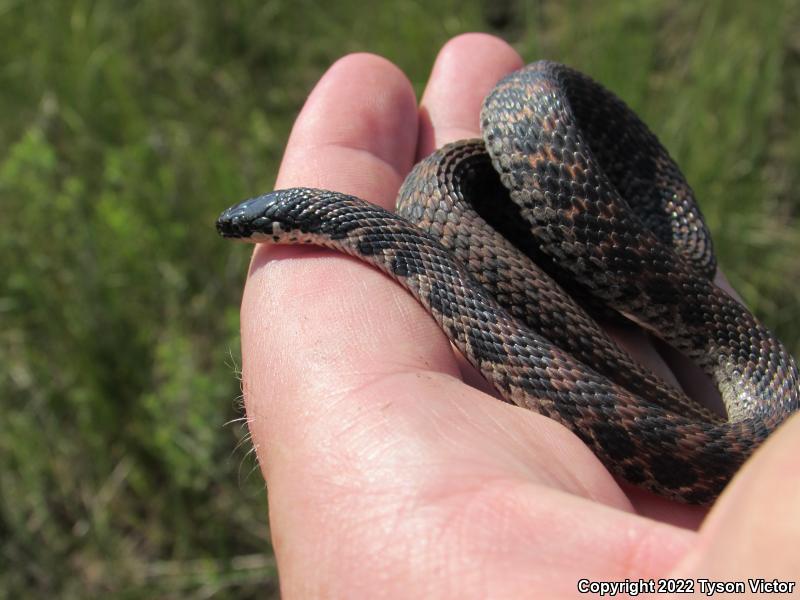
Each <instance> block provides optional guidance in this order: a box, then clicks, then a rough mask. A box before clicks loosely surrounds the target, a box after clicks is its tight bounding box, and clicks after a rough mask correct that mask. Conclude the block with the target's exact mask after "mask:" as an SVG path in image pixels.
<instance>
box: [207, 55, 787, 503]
mask: <svg viewBox="0 0 800 600" xmlns="http://www.w3.org/2000/svg"><path fill="white" fill-rule="evenodd" d="M481 128H482V132H483V140H465V141H461V142H456V143H453V144H450V145H447V146H445V147H443V148H441V149H439V150H437V151H436V152H434V153H433V154H432V155H430V156H429V157H428V158H426V159H424V160H423V161H422V162H420V163H419V164H417V165H416V166H415V167H414V169H413V171H412V172H411V173H410V174H409V176H408V177H407V178H406V180H405V182H404V183H403V186H402V188H401V190H400V193H399V197H398V203H397V213H396V214H395V213H392V212H389V211H386V210H383V209H381V208H378V207H376V206H374V205H372V204H370V203H368V202H365V201H363V200H360V199H358V198H355V197H352V196H347V195H344V194H341V193H338V192H333V191H326V190H319V189H308V188H292V189H286V190H277V191H274V192H271V193H268V194H265V195H262V196H258V197H256V198H253V199H250V200H247V201H245V202H242V203H240V204H238V205H236V206H233V207H231V208H229V209H228V210H226V211H225V212H223V213H222V215H221V216H220V218H219V220H218V221H217V229H218V231H219V233H220V234H221V235H222V236H224V237H228V238H238V239H243V240H246V241H251V242H267V243H311V244H317V245H321V246H326V247H329V248H334V249H336V250H339V251H341V252H345V253H347V254H350V255H352V256H355V257H358V258H360V259H362V260H364V261H366V262H368V263H369V264H371V265H373V266H375V267H377V268H378V269H380V270H381V271H383V272H384V273H386V274H388V275H389V276H390V277H392V278H393V279H395V280H396V281H397V282H399V283H400V284H401V285H402V286H403V287H404V288H406V289H407V290H408V291H409V292H410V293H411V294H413V296H414V297H415V298H416V299H417V300H418V301H419V302H421V303H422V305H423V306H424V307H425V308H426V309H427V310H428V312H429V313H430V314H431V315H432V317H433V318H434V319H435V321H436V322H437V323H438V325H439V326H440V327H441V328H442V330H443V331H444V332H445V333H446V334H447V336H448V338H449V339H450V340H451V342H452V343H453V344H454V345H455V346H456V347H457V348H458V349H459V351H460V352H461V353H462V354H463V355H464V356H465V357H466V358H467V360H469V362H470V363H471V364H472V365H473V366H475V367H476V368H477V369H478V370H479V371H480V372H481V373H482V374H483V376H484V377H485V378H486V379H487V380H488V381H489V382H491V384H493V386H494V387H495V388H496V389H497V390H498V392H499V393H500V395H501V396H502V397H503V398H504V399H505V400H506V401H508V402H511V403H513V404H516V405H519V406H521V407H525V408H529V409H531V410H534V411H537V412H539V413H541V414H543V415H546V416H548V417H550V418H552V419H555V420H556V421H558V422H560V423H562V424H563V425H565V426H566V427H568V428H569V429H571V430H572V431H573V432H574V433H575V434H576V435H577V436H578V437H579V438H580V439H581V440H583V441H584V442H585V443H586V444H587V445H588V446H589V447H590V448H591V449H592V450H593V451H594V453H595V454H596V455H597V456H598V457H599V459H600V460H601V461H602V462H603V463H604V464H605V465H606V466H607V467H608V468H609V469H610V470H611V471H612V472H614V473H616V474H617V475H618V476H620V477H621V478H623V479H624V480H626V481H628V482H630V483H632V484H636V485H639V486H642V487H644V488H647V489H650V490H652V491H654V492H656V493H658V494H661V495H663V496H666V497H668V498H673V499H676V500H680V501H683V502H689V503H697V504H708V503H710V502H712V501H713V500H714V499H715V498H716V497H717V496H718V495H719V493H720V492H721V490H722V489H723V488H724V486H725V485H726V483H727V482H728V481H729V480H730V478H731V477H732V476H733V474H734V473H735V472H736V471H737V469H738V468H739V467H740V465H741V464H742V463H743V462H744V461H745V460H746V459H747V457H748V456H749V455H750V454H751V453H752V452H753V450H754V449H755V448H757V447H758V445H759V444H760V443H761V442H763V441H764V439H765V438H766V437H767V436H768V435H769V433H770V432H771V431H773V430H774V429H775V428H776V427H777V426H778V425H779V424H780V423H781V422H782V421H783V420H785V419H786V418H787V417H788V416H789V415H790V414H791V413H792V412H794V411H796V410H797V408H798V372H797V367H796V364H795V361H794V359H793V358H792V356H791V355H790V354H789V353H788V352H787V351H786V349H785V348H784V346H783V345H782V344H781V342H780V341H779V340H778V339H776V338H775V336H774V335H772V334H771V333H770V332H769V331H768V330H767V329H766V328H765V327H763V326H762V325H761V324H760V323H759V322H758V321H757V320H756V319H755V317H753V316H752V315H751V314H750V313H749V312H748V311H747V310H746V309H745V308H744V307H742V306H741V305H740V304H739V303H738V302H737V301H736V300H734V299H732V298H731V297H730V296H729V295H728V294H727V293H726V292H724V291H722V290H721V289H720V288H718V287H717V286H716V285H715V284H714V282H713V277H714V273H715V271H716V261H715V258H714V254H713V249H712V243H711V237H710V234H709V232H708V230H707V228H706V225H705V223H704V222H703V218H702V215H701V214H700V210H699V208H698V207H697V204H696V203H695V199H694V195H693V192H692V190H691V188H690V187H689V185H688V184H687V183H686V181H685V180H684V178H683V176H682V174H681V173H680V171H679V169H678V167H677V166H676V164H675V163H674V162H673V160H672V159H671V158H670V157H669V155H668V153H667V151H666V150H665V149H664V148H663V146H662V145H661V144H660V142H659V141H658V140H657V138H656V137H655V135H654V134H653V133H651V131H650V130H649V129H648V128H647V126H646V125H644V123H643V122H642V121H641V120H640V119H639V118H638V117H637V116H636V115H635V114H634V113H633V111H632V110H631V109H629V108H628V107H627V106H626V105H625V104H624V103H623V102H622V100H620V99H619V98H617V97H616V96H615V95H614V94H612V93H611V92H610V91H608V90H607V89H605V88H604V87H602V86H601V85H600V84H598V83H596V82H595V81H593V80H592V79H590V78H589V77H588V76H586V75H584V74H582V73H580V72H578V71H575V70H573V69H571V68H569V67H566V66H564V65H560V64H557V63H553V62H548V61H540V62H536V63H533V64H531V65H528V66H527V67H525V68H523V69H521V70H519V71H516V72H514V73H512V74H510V75H508V76H507V77H506V78H504V79H503V80H502V81H500V82H499V83H498V84H497V86H496V87H495V89H494V90H493V91H492V92H491V93H490V94H489V96H488V97H487V98H486V100H485V101H484V105H483V109H482V111H481ZM498 230H499V231H502V232H503V233H502V235H500V234H499V233H497V231H498ZM611 313H613V314H616V315H617V318H622V317H623V316H624V317H625V318H627V319H629V320H632V321H634V322H635V323H637V324H639V325H640V326H641V327H643V328H644V329H645V330H647V331H648V332H650V333H651V334H653V335H655V336H657V337H658V338H660V339H662V340H663V341H664V342H666V343H667V344H668V345H669V346H672V347H673V348H674V349H676V350H678V351H679V352H681V353H682V354H684V355H685V356H687V357H689V358H690V359H691V360H692V362H694V363H695V364H696V365H697V366H698V367H699V368H701V369H702V370H703V371H704V372H705V373H706V374H707V375H708V376H709V377H710V378H711V379H712V381H713V382H714V384H715V385H716V387H717V389H718V390H719V392H720V395H721V397H722V401H723V403H724V405H725V410H726V413H727V415H726V416H724V417H723V416H720V415H717V414H715V413H714V412H712V411H711V410H709V409H707V408H704V407H703V406H701V405H700V404H697V403H695V402H693V401H692V400H690V399H689V398H687V396H686V395H685V394H684V392H683V391H682V390H680V389H676V388H674V387H672V386H670V385H668V384H666V383H664V382H663V381H662V380H660V379H659V378H658V377H656V376H655V375H653V374H652V373H650V372H649V371H648V370H647V369H645V368H644V367H642V366H640V365H639V364H638V363H637V362H636V361H635V360H634V359H632V358H631V357H630V356H629V355H628V354H626V353H625V352H624V351H623V350H621V349H619V348H618V347H617V346H616V344H615V343H614V342H613V341H612V340H611V339H610V338H609V337H608V335H606V334H605V333H604V332H603V330H602V329H601V328H600V326H599V325H597V323H596V320H595V317H598V316H599V317H603V318H608V316H609V314H611Z"/></svg>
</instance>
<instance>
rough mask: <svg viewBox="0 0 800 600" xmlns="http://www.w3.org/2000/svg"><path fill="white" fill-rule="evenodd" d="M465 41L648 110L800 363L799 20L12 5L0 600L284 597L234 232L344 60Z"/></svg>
mask: <svg viewBox="0 0 800 600" xmlns="http://www.w3.org/2000/svg"><path fill="white" fill-rule="evenodd" d="M473 30H482V31H487V32H492V33H495V34H497V35H499V36H501V37H503V38H505V39H506V40H508V41H509V42H511V43H512V44H514V45H515V46H516V47H517V48H518V49H519V51H520V52H521V53H522V55H523V56H524V57H525V58H526V59H529V60H534V59H537V58H540V57H548V58H552V59H556V60H560V61H563V62H567V63H569V64H571V65H573V66H576V67H578V68H579V69H581V70H584V71H586V72H588V73H590V74H591V75H593V76H594V77H595V78H597V79H599V80H600V81H602V82H604V83H605V84H606V85H607V86H609V87H610V88H611V89H613V90H615V91H616V92H617V93H618V94H620V95H621V96H622V97H623V98H624V99H625V100H627V101H628V102H629V103H630V104H631V105H632V106H633V107H634V108H635V109H637V110H638V111H639V112H640V114H641V115H642V116H643V117H644V119H645V121H647V122H648V123H649V124H650V125H651V127H652V128H653V129H654V130H655V131H656V132H657V133H658V134H659V135H660V137H661V139H662V140H663V141H664V143H665V145H666V146H667V147H668V148H669V149H670V151H671V152H672V154H673V155H674V156H675V158H676V159H677V161H678V163H679V164H681V165H682V167H683V169H684V170H685V172H686V174H687V176H688V178H689V181H690V182H691V183H692V184H693V186H694V187H695V189H696V191H697V193H698V196H699V198H700V199H701V203H702V206H703V209H704V211H705V214H706V216H707V217H708V221H709V223H710V226H711V228H712V230H713V231H714V233H715V236H716V243H717V247H718V249H719V255H720V261H721V264H722V265H723V266H724V268H725V271H726V272H727V274H728V276H729V278H730V279H731V281H732V282H733V284H734V285H735V287H736V288H738V289H739V290H740V292H741V293H742V294H743V295H744V297H745V298H746V299H747V301H748V302H749V303H750V305H751V306H752V307H753V308H754V309H755V311H756V313H757V314H758V315H759V316H760V317H761V318H762V319H763V320H764V321H765V322H766V323H767V324H768V325H769V326H771V327H772V328H774V329H775V330H777V332H778V333H779V334H780V336H781V337H782V338H783V340H784V341H785V342H786V343H787V345H788V346H789V347H790V348H791V349H792V350H793V351H794V352H795V354H797V353H798V351H800V298H799V297H798V290H800V261H798V249H800V223H799V222H798V210H800V197H799V196H798V192H797V190H798V184H800V136H798V126H800V110H798V102H800V5H799V4H798V2H797V1H796V0H775V1H774V2H769V3H755V2H750V1H749V0H711V1H708V2H702V3H701V2H682V1H681V0H615V1H595V2H588V1H587V2H578V1H564V0H541V1H539V2H526V1H524V0H429V1H425V2H422V1H421V0H395V1H385V2H381V1H376V2H372V3H365V2H363V1H361V0H339V1H337V2H320V1H318V0H294V1H293V2H288V1H281V0H252V1H251V0H234V1H230V2H195V1H194V0H191V1H190V0H175V1H173V2H161V1H160V0H141V1H138V2H131V1H124V0H97V1H92V0H59V1H54V2H48V1H41V0H0V40H2V44H0V206H1V207H2V210H1V211H0V215H2V216H0V218H1V219H2V223H3V225H2V227H0V274H2V277H0V319H2V327H0V598H4V597H8V598H32V597H57V598H89V597H103V598H130V599H133V598H152V597H160V598H173V597H174V598H178V597H180V598H183V597H198V598H206V597H231V598H249V597H264V596H267V597H270V596H272V597H277V595H278V591H277V590H278V588H277V575H276V570H275V564H274V559H273V557H272V554H271V551H270V541H269V533H268V529H267V521H266V502H265V491H264V484H263V480H262V479H261V476H260V474H259V473H258V470H257V466H256V464H255V461H254V460H253V458H252V455H250V454H249V453H248V450H249V446H248V443H247V441H246V440H245V436H246V429H245V427H244V426H243V425H242V422H241V420H240V419H241V417H242V411H241V406H240V401H239V399H238V397H239V383H238V380H237V365H238V364H239V356H238V352H239V350H238V348H239V345H238V303H239V298H240V293H241V286H242V282H243V280H244V276H245V271H246V267H247V262H248V257H249V252H250V251H249V249H247V248H245V247H240V246H236V245H233V244H230V243H226V242H223V241H222V240H219V239H218V238H217V236H216V234H215V232H214V228H213V222H214V219H215V217H216V216H217V214H218V212H219V211H220V210H221V209H222V208H224V207H226V206H227V205H229V204H231V203H233V202H235V201H237V200H239V199H242V198H244V197H247V196H249V195H252V194H253V193H255V192H259V191H262V190H268V189H270V186H271V185H272V182H273V178H274V176H275V172H276V167H277V165H278V161H279V159H280V156H281V151H282V148H283V145H284V143H285V140H286V138H287V134H288V132H289V128H290V126H291V123H292V120H293V118H294V116H295V115H296V114H297V111H298V109H299V107H300V106H301V104H302V103H303V100H304V98H305V96H306V94H307V93H308V92H309V90H310V89H311V87H312V86H313V85H314V83H315V81H316V80H317V79H318V78H319V76H320V75H321V74H322V72H323V71H324V70H325V69H326V68H327V67H328V66H329V65H330V64H331V63H332V62H333V61H334V60H336V59H337V58H338V57H339V56H341V55H343V54H345V53H348V52H353V51H370V52H376V53H380V54H382V55H384V56H386V57H388V58H389V59H391V60H393V61H394V62H396V63H397V64H398V65H399V66H400V67H401V68H403V69H404V70H405V71H406V72H407V73H408V75H409V77H410V78H411V80H412V81H413V82H414V84H415V86H416V88H417V90H418V91H421V90H422V87H423V85H424V83H425V81H426V78H427V75H428V71H429V69H430V67H431V64H432V61H433V60H434V57H435V55H436V53H437V51H438V50H439V48H440V47H441V45H442V44H443V43H444V42H445V41H446V40H447V39H449V38H450V37H452V36H454V35H456V34H458V33H461V32H465V31H473Z"/></svg>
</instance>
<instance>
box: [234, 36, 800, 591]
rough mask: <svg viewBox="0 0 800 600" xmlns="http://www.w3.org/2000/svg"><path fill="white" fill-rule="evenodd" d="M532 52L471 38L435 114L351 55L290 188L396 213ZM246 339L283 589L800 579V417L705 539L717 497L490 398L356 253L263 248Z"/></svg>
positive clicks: (637, 349) (445, 70) (285, 174)
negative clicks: (415, 175)
mask: <svg viewBox="0 0 800 600" xmlns="http://www.w3.org/2000/svg"><path fill="white" fill-rule="evenodd" d="M521 65H522V61H521V60H520V58H519V56H517V55H516V54H515V53H514V52H513V50H511V49H510V48H509V47H508V46H507V45H505V44H504V43H503V42H501V41H499V40H497V39H495V38H491V37H489V36H484V35H469V36H461V37H459V38H456V39H454V40H452V41H451V42H450V43H449V44H448V45H447V46H445V48H444V49H443V50H442V52H441V53H440V55H439V57H438V59H437V62H436V65H435V67H434V70H433V72H432V74H431V78H430V80H429V82H428V85H427V88H426V91H425V94H424V97H423V100H422V107H421V110H420V109H418V107H417V106H416V100H415V97H414V93H413V90H412V89H411V86H410V85H409V83H408V81H407V80H406V78H405V77H404V75H403V74H402V73H401V72H400V71H399V70H397V68H396V67H394V66H393V65H391V64H390V63H388V62H386V61H385V60H383V59H380V58H377V57H374V56H369V55H354V56H349V57H346V58H344V59H342V60H341V61H339V62H338V63H336V64H335V65H334V66H333V67H332V68H331V69H330V70H329V71H328V73H327V74H326V75H325V76H324V77H323V78H322V80H321V81H320V82H319V84H318V85H317V87H316V88H315V90H314V91H313V93H312V94H311V96H310V97H309V99H308V101H307V103H306V106H305V107H304V109H303V111H302V113H301V114H300V116H299V117H298V120H297V122H296V124H295V127H294V129H293V131H292V135H291V138H290V140H289V144H288V146H287V149H286V154H285V156H284V160H283V164H282V166H281V171H280V174H279V177H278V181H277V186H276V187H279V188H287V187H294V186H307V187H319V188H327V189H333V190H337V191H341V192H345V193H349V194H353V195H356V196H359V197H361V198H364V199H366V200H369V201H371V202H374V203H376V204H380V205H382V206H384V207H386V208H391V207H392V206H393V204H394V199H395V194H396V191H397V189H398V187H399V185H400V183H401V182H402V180H403V178H404V177H405V175H406V174H407V173H408V171H409V170H410V169H411V166H412V165H413V164H414V162H416V161H417V160H419V159H420V158H422V157H423V156H425V155H427V154H428V153H430V152H431V151H432V150H433V149H434V148H435V147H438V146H441V145H442V144H444V143H447V142H449V141H453V140H457V139H464V138H470V137H477V136H478V135H479V131H478V112H479V107H480V103H481V101H482V99H483V97H484V96H485V95H486V93H487V92H488V91H489V90H490V89H491V88H492V87H493V86H494V84H495V83H496V82H497V80H498V79H499V78H500V77H501V76H503V75H504V74H505V73H507V72H508V71H511V70H513V69H516V68H518V67H520V66H521ZM628 342H629V343H627V346H628V348H629V349H632V352H633V353H634V354H635V355H636V356H637V357H638V358H640V360H642V361H643V362H645V363H646V364H651V365H653V367H654V368H655V369H656V370H658V371H659V372H660V373H662V374H664V373H665V372H666V371H665V370H666V367H665V366H664V365H663V364H661V363H660V362H659V360H658V358H657V355H656V354H655V353H654V352H652V350H651V349H649V348H648V347H647V346H646V345H645V344H643V343H641V340H636V339H634V340H633V341H632V342H631V341H630V340H628ZM242 351H243V377H244V384H245V400H246V407H247V414H248V421H249V424H250V429H251V432H252V434H253V440H254V443H255V448H256V451H257V453H258V457H259V461H260V464H261V467H262V470H263V473H264V477H265V479H266V480H267V484H268V489H269V494H270V521H271V526H272V535H273V543H274V547H275V553H276V556H277V559H278V564H279V567H280V573H281V584H282V590H283V593H284V594H285V595H286V597H292V596H301V597H309V596H326V597H327V596H332V597H339V596H342V597H370V596H372V595H374V594H377V593H381V594H383V595H385V596H390V597H391V596H396V597H437V598H444V597H449V596H457V597H459V598H464V597H468V596H470V595H472V596H476V597H489V596H490V597H493V598H500V597H530V596H536V597H555V596H558V595H565V596H573V595H577V588H576V585H577V582H578V580H579V579H582V578H585V579H590V580H624V579H625V578H630V579H638V578H645V579H648V578H659V577H666V576H668V575H669V574H670V573H673V574H674V575H676V576H678V575H680V576H697V577H703V576H709V575H715V574H716V575H717V576H720V577H722V576H723V575H724V576H726V577H727V578H732V577H733V578H735V577H737V576H744V577H746V576H748V575H750V576H757V577H772V576H781V575H782V576H783V577H785V578H786V577H788V574H789V573H797V572H800V569H798V566H800V565H799V564H798V562H797V561H798V559H797V557H796V552H795V551H794V548H796V544H797V541H798V539H800V531H798V530H799V529H800V522H798V520H797V518H796V516H795V515H794V514H793V511H794V507H795V506H797V505H798V500H800V487H798V484H797V482H796V480H797V478H796V477H786V473H787V472H788V473H790V474H796V473H797V472H798V467H799V466H800V463H798V460H799V459H798V458H797V457H798V456H800V452H798V450H800V442H799V441H797V440H800V431H799V430H800V421H798V419H796V418H795V419H794V420H792V422H791V423H788V424H787V425H785V426H784V427H783V430H782V431H781V432H780V433H779V434H778V435H776V436H774V438H773V439H772V440H771V441H770V443H769V444H767V445H766V446H765V447H764V449H763V450H762V451H761V452H759V454H758V456H757V457H756V460H754V461H751V463H750V464H749V465H748V467H747V468H746V469H745V470H744V472H743V473H742V474H741V476H740V477H738V478H737V480H736V481H735V483H734V484H733V485H732V486H730V489H729V490H728V491H727V492H726V494H725V495H724V496H723V498H721V500H720V501H719V503H718V506H716V507H715V508H714V510H713V512H712V514H711V516H710V517H709V519H708V520H707V522H706V524H705V525H704V527H703V528H702V529H701V531H700V532H694V531H692V530H691V529H690V528H687V527H691V526H695V525H696V524H697V523H698V522H699V521H700V520H701V519H702V518H703V515H704V513H703V511H702V509H698V508H695V507H687V506H683V505H675V504H672V503H669V502H667V501H665V500H662V499H658V498H655V497H653V496H651V495H648V494H645V493H643V492H638V491H635V490H631V489H629V488H627V487H621V486H620V485H619V484H618V482H617V481H616V480H615V479H614V478H613V477H612V476H611V475H610V474H609V473H608V472H607V471H606V470H605V468H604V467H603V466H602V464H601V463H600V462H599V461H598V460H597V459H596V458H595V457H594V455H593V454H592V453H591V452H590V451H589V450H588V449H587V448H586V447H585V446H584V445H583V443H582V442H581V441H580V440H579V439H578V438H577V437H576V436H574V435H573V434H572V433H571V432H569V431H568V430H567V429H565V428H564V427H562V426H561V425H559V424H557V423H555V422H554V421H551V420H549V419H547V418H545V417H543V416H541V415H538V414H535V413H532V412H529V411H525V410H523V409H521V408H518V407H514V406H510V405H508V404H505V403H501V402H497V401H493V400H492V399H491V398H488V397H487V393H486V391H488V392H489V393H491V391H490V390H487V388H486V386H485V385H484V384H482V383H481V382H479V380H478V379H476V378H475V375H474V373H472V372H471V371H470V369H469V368H468V367H467V366H465V364H464V363H463V362H462V361H460V360H459V359H458V358H457V357H456V356H455V355H454V353H453V351H452V349H451V346H450V344H449V342H448V341H447V338H446V337H445V336H444V334H443V333H442V332H441V331H440V330H439V328H438V327H437V326H436V324H435V323H434V321H433V320H432V319H431V318H430V317H429V316H428V315H427V313H426V312H425V311H424V310H423V309H422V307H421V306H420V305H419V304H417V302H416V301H415V300H414V299H413V298H412V297H411V296H410V295H409V294H407V293H406V292H405V291H403V290H402V289H401V288H400V287H399V286H398V285H397V284H395V283H394V282H392V281H391V280H389V279H388V278H387V277H385V276H384V275H382V274H381V273H379V272H377V271H376V270H374V269H372V268H370V267H369V266H367V265H365V264H363V263H361V262H359V261H357V260H355V259H351V258H349V257H346V256H343V255H340V254H336V253H333V252H330V251H327V250H323V249H320V248H312V247H298V246H291V247H288V246H278V247H272V246H259V247H258V248H257V250H256V253H255V255H254V258H253V262H252V265H251V270H250V277H249V279H248V282H247V286H246V289H245V295H244V299H243V305H242ZM467 383H472V384H473V385H474V386H477V387H481V386H483V389H484V390H485V391H480V390H479V389H476V387H472V386H470V385H467ZM792 431H794V435H792ZM756 502H757V503H756ZM754 507H758V509H754ZM790 507H791V509H790ZM781 515H783V516H781ZM770 519H777V523H778V524H780V525H782V526H783V527H785V528H789V531H788V533H780V532H778V531H777V530H775V528H774V525H771V521H770ZM781 519H784V520H783V521H781ZM792 519H794V522H793V521H792ZM770 532H771V533H770ZM765 540H770V542H769V544H770V545H769V546H765V544H767V542H766V541H765ZM775 546H777V547H778V548H780V547H784V551H783V554H781V555H778V554H774V553H773V552H772V551H770V552H769V553H768V552H767V550H765V548H767V547H769V548H774V547H775ZM777 551H778V550H777V549H776V550H775V552H777ZM720 557H723V558H725V559H726V562H720ZM778 557H782V559H783V562H781V560H780V559H779V558H778ZM766 559H769V560H766ZM792 561H794V562H792ZM745 566H747V567H748V568H750V569H751V571H749V572H747V573H745V572H743V571H738V570H736V569H739V568H743V567H745ZM725 569H728V570H725ZM731 569H733V570H731Z"/></svg>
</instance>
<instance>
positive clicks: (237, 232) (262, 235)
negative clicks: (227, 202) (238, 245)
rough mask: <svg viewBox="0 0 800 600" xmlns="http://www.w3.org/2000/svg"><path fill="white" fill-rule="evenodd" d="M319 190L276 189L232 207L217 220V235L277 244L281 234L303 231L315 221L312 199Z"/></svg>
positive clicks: (281, 236)
mask: <svg viewBox="0 0 800 600" xmlns="http://www.w3.org/2000/svg"><path fill="white" fill-rule="evenodd" d="M319 193H320V190H309V189H305V188H291V189H287V190H275V191H274V192H269V193H267V194H262V195H261V196H256V197H254V198H250V199H248V200H245V201H244V202H240V203H239V204H235V205H234V206H231V207H230V208H228V209H226V210H225V211H223V213H222V214H221V215H220V216H219V218H218V219H217V232H218V233H219V234H220V235H221V236H222V237H224V238H233V239H239V240H242V241H246V242H262V241H270V242H279V241H296V240H294V239H291V240H282V239H281V238H284V235H285V234H287V233H290V232H293V231H297V230H300V231H302V232H306V231H307V230H308V227H309V225H310V224H311V223H313V222H315V221H317V219H315V218H314V215H313V211H311V212H312V214H309V212H310V211H309V209H310V208H311V207H312V206H313V199H314V198H315V197H316V196H318V195H319Z"/></svg>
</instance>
